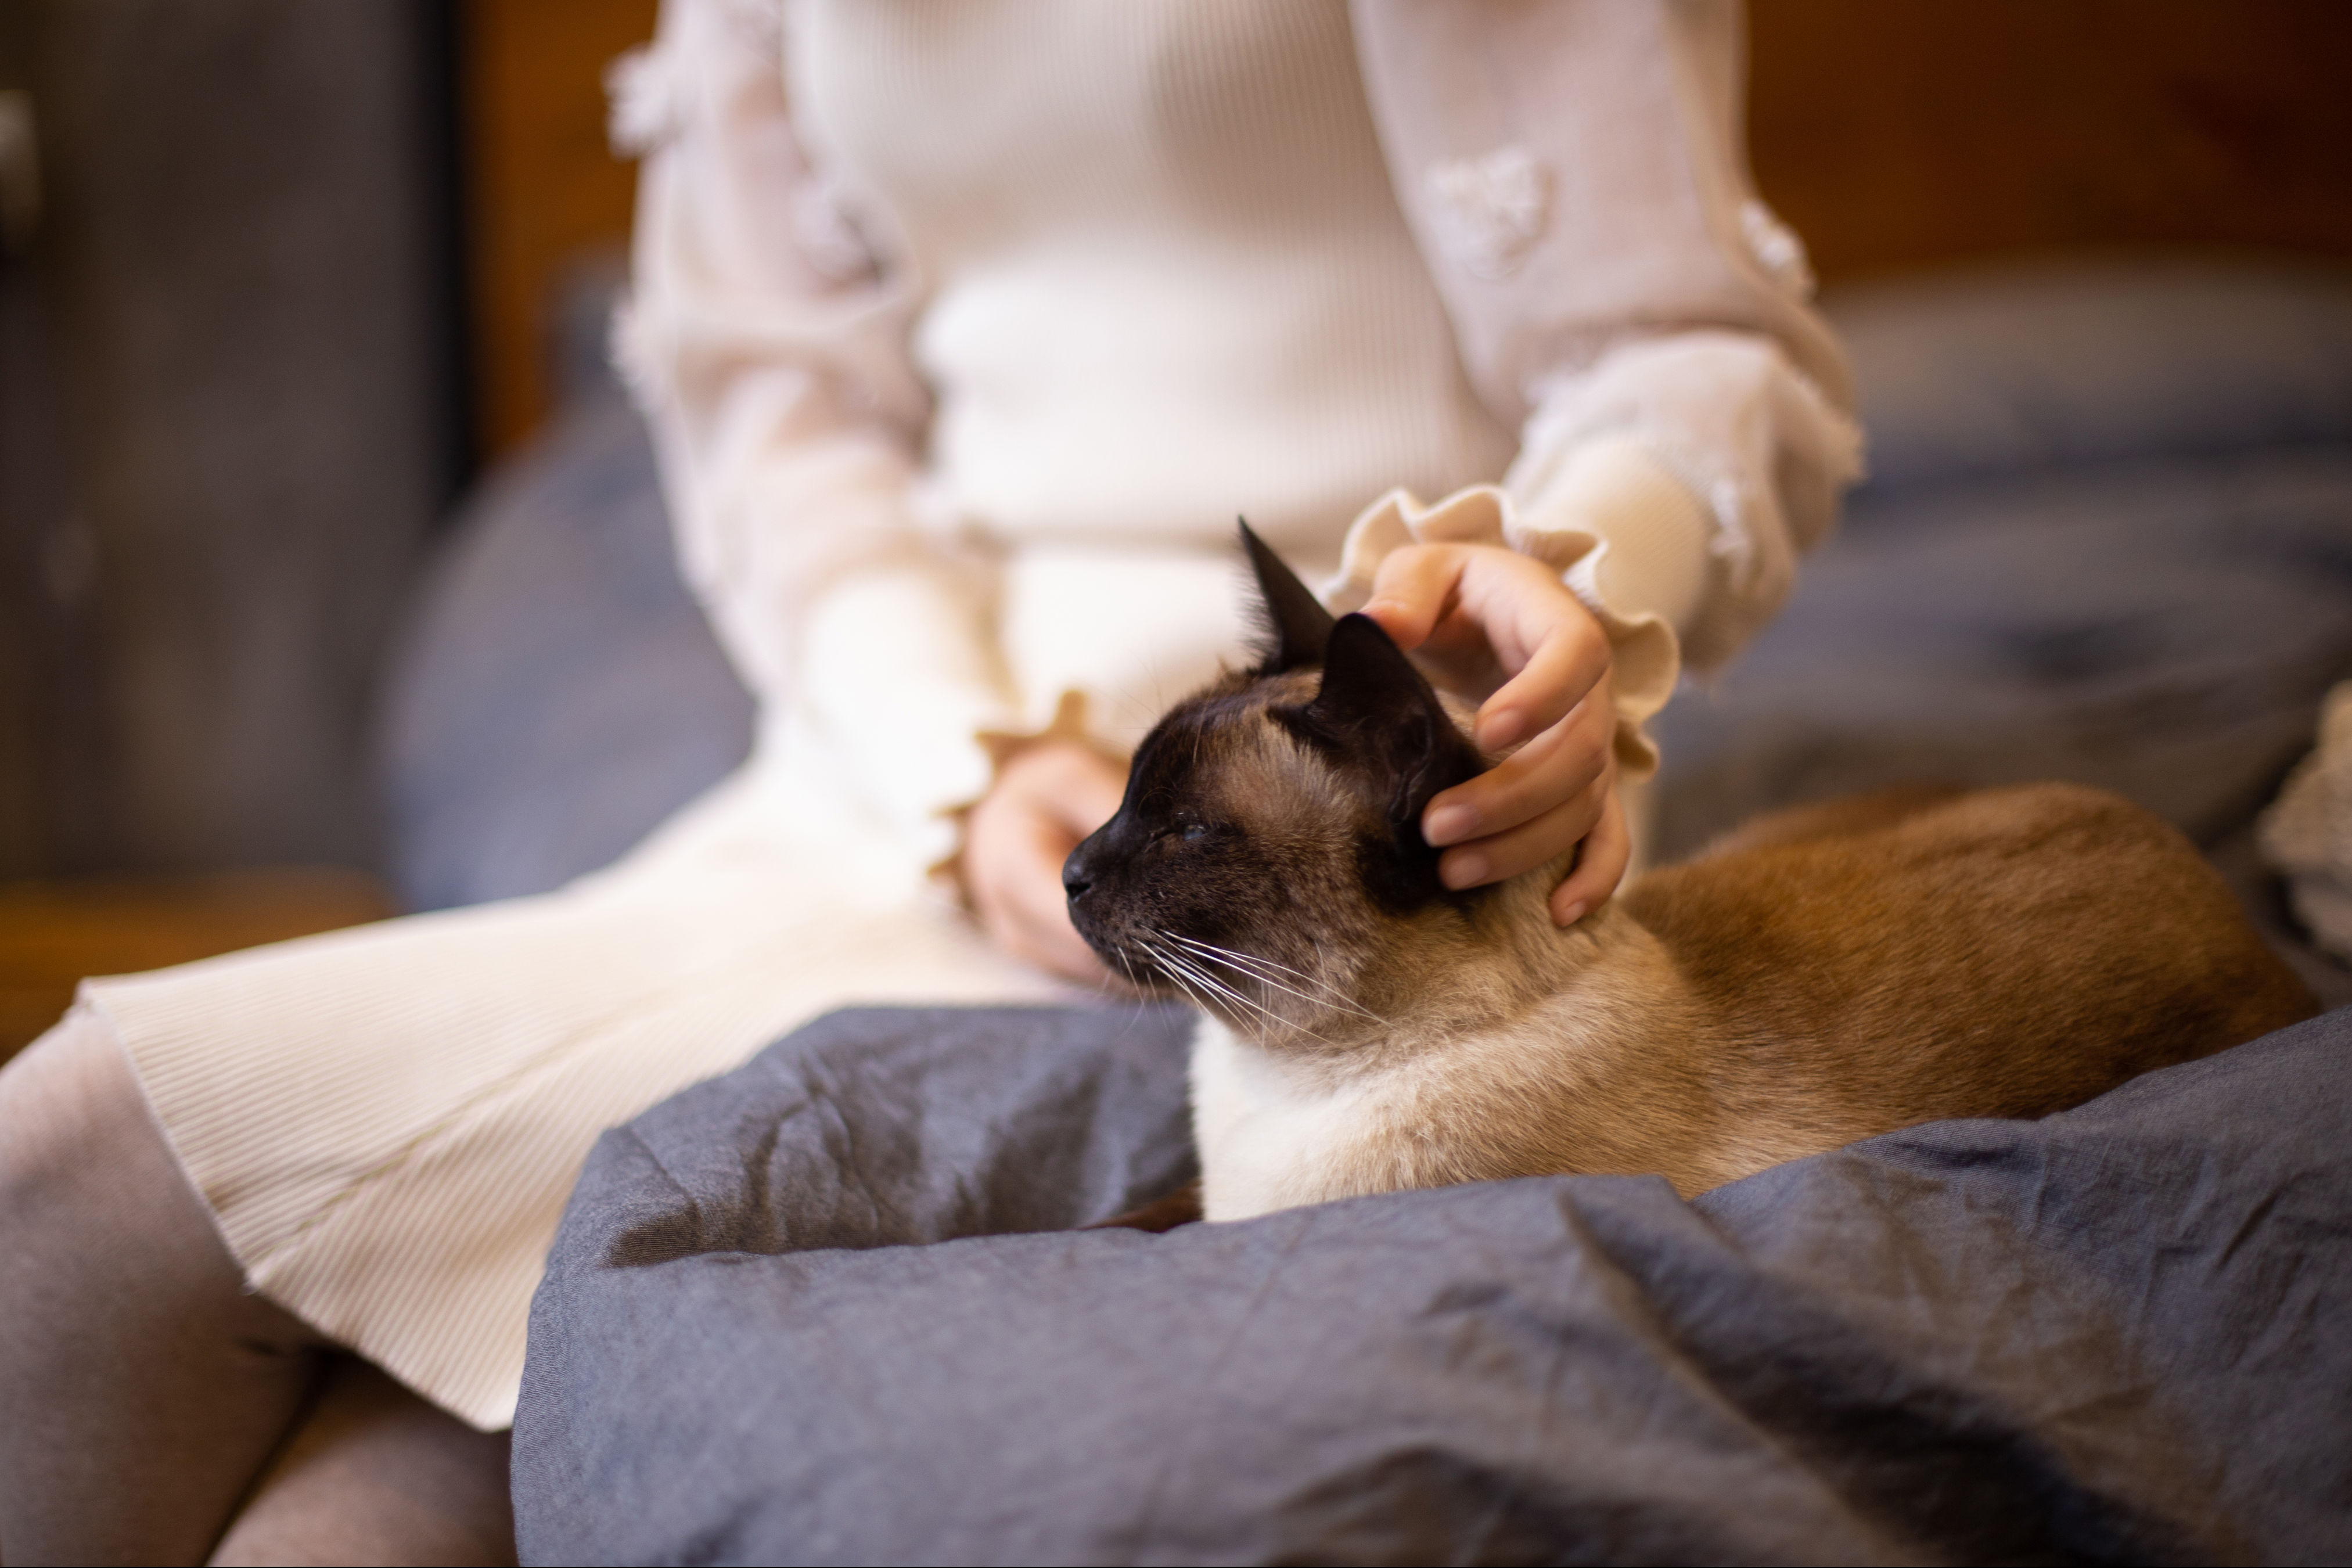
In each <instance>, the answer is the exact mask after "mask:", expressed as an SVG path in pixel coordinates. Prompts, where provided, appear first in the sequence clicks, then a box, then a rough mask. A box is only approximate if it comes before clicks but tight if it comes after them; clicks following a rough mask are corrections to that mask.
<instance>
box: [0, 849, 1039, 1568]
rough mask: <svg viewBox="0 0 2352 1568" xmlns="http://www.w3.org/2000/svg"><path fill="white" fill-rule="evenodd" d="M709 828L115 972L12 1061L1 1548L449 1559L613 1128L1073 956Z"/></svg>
mask: <svg viewBox="0 0 2352 1568" xmlns="http://www.w3.org/2000/svg"><path fill="white" fill-rule="evenodd" d="M828 860H829V858H828V857H827V856H826V855H824V854H823V853H821V852H812V853H809V854H806V855H803V854H799V853H795V852H793V849H792V848H791V847H780V846H778V845H776V844H773V843H770V844H767V845H765V846H762V845H761V844H760V843H758V842H757V841H756V840H754V839H745V838H742V837H738V838H737V839H735V840H732V841H727V840H726V838H725V836H724V835H720V836H718V837H716V838H714V837H712V836H710V835H705V836H704V837H703V840H702V842H701V843H700V844H699V845H695V846H688V853H684V854H670V855H666V856H665V855H659V854H656V855H655V856H653V857H650V858H646V859H644V860H640V861H636V862H634V863H631V862H625V863H624V864H623V865H622V866H621V867H619V868H615V869H614V871H611V872H607V873H604V874H601V875H600V876H598V877H595V878H591V879H585V880H584V881H583V882H582V883H580V884H576V885H575V886H574V887H573V888H572V889H565V890H564V891H562V892H559V893H557V894H553V895H549V896H547V897H545V898H541V899H534V900H517V901H515V902H513V903H509V904H504V905H494V906H485V907H483V908H481V909H477V910H456V911H450V912H447V913H444V914H436V915H429V916H419V917H412V918H409V919H404V920H399V921H387V922H384V923H383V924H382V925H379V926H375V927H368V928H362V929H360V930H358V931H352V932H342V933H333V934H331V935H329V936H327V937H323V938H310V939H305V940H304V941H302V942H294V943H287V944H282V945H281V946H279V947H277V948H271V949H260V950H255V951H254V952H248V953H244V954H235V955H231V956H230V957H228V958H226V959H222V960H214V961H208V962H207V963H204V964H199V965H191V966H187V967H185V968H183V969H181V970H176V971H163V972H159V973H157V974H154V975H150V976H135V977H131V978H129V979H125V980H118V981H111V982H105V983H100V984H93V985H92V986H91V987H90V988H89V991H88V992H87V993H86V996H85V1001H84V1003H83V1004H82V1005H80V1006H79V1008H78V1009H77V1012H76V1013H75V1014H74V1015H71V1016H69V1017H68V1021H67V1023H66V1024H64V1025H61V1026H60V1027H59V1028H58V1030H55V1031H52V1033H51V1035H50V1036H48V1037H45V1038H44V1039H43V1041H41V1042H40V1043H38V1044H37V1046H36V1047H33V1048H32V1049H30V1050H28V1051H27V1052H26V1054H25V1055H24V1056H23V1057H21V1058H19V1059H18V1060H17V1061H16V1062H15V1063H12V1064H11V1065H10V1067H9V1068H8V1069H7V1070H6V1071H5V1073H0V1147H5V1148H6V1149H7V1150H8V1151H9V1153H8V1155H7V1156H6V1159H5V1168H0V1183H5V1189H6V1190H5V1196H0V1245H5V1247H7V1249H8V1252H9V1255H10V1257H11V1258H12V1268H11V1269H10V1270H9V1271H8V1279H9V1281H10V1283H9V1285H8V1286H7V1288H6V1289H8V1290H9V1292H10V1300H8V1302H7V1303H6V1305H5V1309H0V1317H5V1327H0V1363H5V1364H0V1387H5V1390H6V1396H5V1398H0V1408H5V1410H7V1411H8V1412H10V1414H9V1415H7V1416H5V1426H6V1433H7V1435H6V1436H5V1437H0V1442H5V1444H6V1445H7V1446H8V1447H9V1448H10V1449H11V1450H21V1456H19V1455H18V1454H16V1453H13V1452H12V1454H11V1463H10V1464H9V1465H8V1467H7V1468H8V1473H9V1476H10V1478H11V1479H10V1480H9V1481H8V1482H6V1483H5V1485H6V1486H7V1487H8V1488H10V1491H8V1492H0V1555H5V1560H6V1561H9V1562H11V1563H15V1562H29V1561H37V1560H40V1559H42V1558H44V1557H53V1556H69V1557H80V1558H89V1559H101V1558H106V1557H110V1556H114V1557H130V1558H144V1559H149V1560H157V1561H167V1560H168V1561H194V1560H197V1559H198V1558H199V1557H201V1556H202V1555H203V1553H204V1552H205V1551H206V1550H207V1549H208V1548H209V1547H210V1545H211V1544H212V1543H213V1542H215V1540H219V1541H220V1542H221V1549H222V1551H223V1552H224V1553H225V1554H226V1555H227V1556H228V1557H230V1558H235V1559H236V1560H241V1561H268V1560H283V1559H289V1558H290V1557H300V1556H304V1555H318V1554H322V1553H328V1552H337V1551H340V1550H342V1549H341V1548H338V1547H335V1546H333V1545H332V1544H331V1542H335V1541H338V1540H342V1541H346V1542H348V1541H351V1540H357V1539H361V1538H364V1537H367V1536H368V1535H369V1532H370V1531H375V1532H376V1534H377V1536H378V1537H380V1538H381V1539H379V1543H378V1544H377V1545H376V1546H374V1547H372V1548H370V1549H369V1550H370V1551H372V1552H375V1553H376V1554H378V1555H380V1556H382V1557H383V1560H395V1559H396V1558H397V1557H398V1554H399V1553H401V1552H424V1553H425V1555H424V1556H421V1557H420V1556H409V1557H406V1558H404V1559H399V1560H411V1561H428V1560H430V1561H449V1560H455V1559H453V1558H450V1557H448V1556H447V1555H446V1553H447V1552H450V1551H452V1550H457V1548H456V1547H454V1546H453V1545H452V1544H451V1543H452V1542H457V1541H459V1540H466V1541H473V1540H474V1539H475V1537H476V1536H478V1535H479V1533H480V1532H479V1531H478V1530H476V1529H474V1527H473V1526H471V1525H468V1524H467V1523H466V1520H467V1517H468V1516H469V1514H478V1513H479V1512H480V1511H481V1510H480V1508H479V1507H478V1506H477V1505H476V1504H474V1503H468V1502H467V1501H466V1499H467V1497H469V1496H474V1495H476V1494H478V1493H479V1494H480V1495H483V1496H488V1497H490V1498H493V1499H495V1500H497V1502H498V1506H499V1507H500V1508H503V1506H504V1505H503V1496H504V1494H503V1487H502V1484H498V1481H499V1478H498V1476H497V1475H495V1474H493V1472H497V1471H498V1465H497V1463H495V1462H493V1461H491V1460H489V1459H488V1458H485V1456H487V1455H488V1454H490V1453H492V1452H493V1450H495V1451H497V1452H501V1453H502V1451H503V1448H502V1444H503V1437H502V1436H485V1435H484V1434H485V1433H486V1432H488V1431H491V1430H494V1429H496V1428H499V1427H501V1426H504V1425H505V1424H506V1422H507V1420H508V1419H509V1416H510V1412H511V1408H512V1397H513V1390H514V1387H515V1385H516V1384H517V1383H518V1382H519V1380H520V1371H521V1361H522V1338H523V1329H524V1324H525V1321H526V1318H527V1313H528V1309H529V1303H530V1292H531V1289H532V1288H533V1287H534V1286H535V1284H536V1282H537V1277H538V1271H539V1268H540V1265H541V1258H542V1257H543V1255H544V1252H545V1248H546V1245H547V1241H548V1239H549V1237H551V1234H552V1232H553V1229H554V1226H555V1223H556V1221H557V1219H558V1217H559V1216H560V1215H561V1212H562V1204H563V1201H564V1198H565V1197H566V1195H567V1194H568V1191H569V1188H570V1185H571V1182H572V1175H573V1173H574V1172H575V1171H576V1170H577V1168H578V1165H579V1162H580V1160H581V1159H582V1158H583V1156H584V1154H585V1152H586V1151H587V1148H588V1146H589V1145H590V1143H592V1142H593V1140H594V1138H595V1136H596V1134H597V1132H598V1131H600V1130H601V1129H602V1128H604V1127H605V1126H607V1125H612V1124H614V1123H617V1122H620V1121H625V1120H627V1119H628V1118H629V1117H630V1116H632V1115H634V1114H635V1113H636V1112H638V1111H639V1110H644V1109H645V1108H646V1107H647V1106H648V1105H651V1104H652V1103H654V1102H656V1101H657V1100H661V1099H663V1098H665V1097H666V1096H667V1095H668V1094H670V1093H672V1092H674V1091H675V1090H677V1089H679V1088H682V1087H684V1086H685V1085H686V1084H688V1083H691V1082H693V1081H695V1080H697V1079H701V1078H704V1077H708V1076H709V1075H711V1074H713V1073H716V1072H719V1071H722V1070H725V1069H726V1068H730V1067H732V1066H734V1065H736V1064H737V1063H738V1062H740V1060H742V1059H743V1058H747V1057H748V1056H749V1055H750V1054H751V1052H752V1051H753V1050H756V1049H757V1048H758V1047H761V1045H764V1044H765V1043H767V1042H768V1041H769V1040H770V1039H772V1038H773V1037H776V1036H777V1035H779V1034H781V1033H783V1032H784V1031H786V1030H788V1029H789V1028H791V1027H792V1026H795V1025H797V1024H799V1023H801V1022H803V1021H805V1020H806V1019H807V1018H809V1017H810V1016H814V1014H816V1013H818V1012H822V1011H826V1010H829V1009H830V1008H832V1007H835V1006H837V1005H842V1004H844V1003H846V1002H851V1001H859V1000H877V1001H887V1000H909V1001H925V1000H929V1001H973V1002H979V1001H1007V1000H1038V999H1042V998H1044V997H1046V996H1049V995H1054V994H1059V993H1057V992H1056V991H1055V988H1054V987H1052V986H1050V985H1048V984H1045V983H1044V982H1041V981H1039V980H1038V979H1036V978H1035V977H1034V976H1032V975H1029V974H1027V973H1025V972H1022V971H1020V970H1018V969H1017V968H1015V967H1014V966H1013V965H1011V964H1010V963H1007V962H1006V961H1004V960H1003V959H1001V958H999V957H997V956H995V955H994V954H992V953H991V952H988V951H987V950H986V949H985V947H984V945H983V944H982V943H981V942H980V940H979V938H978V937H977V935H976V934H975V933H974V932H973V931H971V928H970V926H969V924H968V923H967V922H965V921H962V920H961V918H960V917H958V916H957V915H955V914H954V913H953V911H951V910H949V909H948V908H946V906H945V905H944V904H943V902H941V901H940V900H937V899H936V898H933V897H931V896H929V895H928V894H927V893H925V892H924V890H923V889H920V888H919V887H918V886H911V885H908V884H905V883H902V884H901V885H900V886H899V888H898V889H896V891H895V893H894V891H893V890H892V889H888V888H887V887H877V885H876V883H875V882H874V881H873V880H872V879H866V880H865V881H864V882H862V883H860V882H857V881H856V880H854V879H847V878H845V877H844V876H843V875H842V874H841V871H840V869H839V866H838V861H837V858H834V859H833V860H832V863H830V864H829V863H828ZM200 1193H201V1194H202V1195H201V1197H200V1196H199V1194H200ZM255 1290H257V1291H258V1292H259V1293H254V1291H255ZM331 1350H346V1351H355V1352H358V1354H359V1355H360V1356H362V1357H365V1358H366V1361H367V1362H368V1363H378V1364H379V1365H380V1366H381V1367H382V1368H383V1371H384V1372H388V1373H390V1374H391V1376H390V1377H389V1378H386V1377H383V1376H382V1375H380V1374H379V1373H377V1372H376V1371H375V1370H374V1369H373V1368H371V1367H368V1366H366V1365H365V1364H364V1363H352V1364H348V1365H345V1366H344V1367H343V1368H342V1369H341V1371H337V1372H333V1373H331V1374H329V1375H327V1376H326V1377H325V1378H324V1381H323V1385H322V1384H321V1376H320V1373H321V1368H322V1366H325V1365H327V1364H328V1363H327V1362H326V1361H325V1360H324V1359H323V1358H325V1357H327V1355H328V1354H329V1352H330V1351H331ZM339 1359H344V1360H348V1358H339ZM394 1380H397V1381H396V1382H395V1381H394ZM403 1384H405V1385H407V1386H406V1387H403V1386H401V1385H403ZM411 1389H414V1390H418V1391H421V1392H422V1394H425V1396H426V1397H425V1398H418V1397H417V1394H415V1393H411V1392H409V1390H411ZM314 1401H315V1405H314V1404H313V1403H312V1402H314ZM428 1401H429V1402H428ZM436 1406H437V1408H436ZM306 1412H307V1413H308V1414H306ZM450 1412H454V1413H455V1414H454V1415H452V1414H450ZM459 1416H462V1417H464V1418H465V1419H464V1421H462V1422H461V1421H460V1420H459V1419H457V1417H459ZM298 1424H299V1425H298ZM468 1424H470V1428H479V1429H481V1430H472V1429H469V1425H468ZM289 1431H292V1432H293V1434H294V1435H293V1436H292V1437H291V1438H290V1440H289V1439H288V1434H289ZM281 1443H283V1444H284V1446H283V1447H281ZM485 1445H488V1447H485ZM273 1454H276V1455H277V1456H278V1457H277V1458H276V1459H275V1460H274V1461H273V1459H272V1455H273ZM468 1454H471V1455H472V1456H473V1457H472V1458H467V1457H466V1456H467V1455H468ZM403 1456H406V1458H403ZM18 1457H24V1458H25V1463H24V1464H22V1465H18V1464H16V1463H15V1462H14V1460H15V1459H16V1458H18ZM265 1467H267V1474H266V1476H265V1474H264V1471H265ZM475 1473H478V1474H485V1475H491V1476H492V1482H493V1484H491V1485H490V1486H489V1487H488V1491H487V1492H483V1491H482V1489H481V1488H479V1487H474V1488H471V1489H469V1488H468V1487H467V1486H466V1485H463V1484H458V1483H457V1482H456V1481H455V1480H453V1479H452V1478H454V1477H457V1476H461V1475H465V1474H475ZM436 1475H437V1476H439V1477H440V1478H441V1479H438V1480H435V1479H431V1478H433V1477H435V1476H436ZM412 1476H413V1478H415V1480H414V1489H415V1495H417V1496H421V1497H427V1498H438V1499H440V1500H441V1501H438V1502H433V1503H430V1504H428V1505H426V1506H425V1507H424V1508H423V1510H422V1511H421V1512H420V1511H418V1510H415V1509H412V1508H411V1507H410V1506H409V1504H408V1503H406V1502H404V1501H403V1500H402V1499H403V1498H404V1496H406V1495H408V1489H409V1487H410V1483H409V1482H408V1481H406V1480H404V1479H403V1478H404V1477H412ZM257 1483H258V1486H257ZM371 1487H373V1492H371V1490H370V1488H371ZM122 1498H135V1499H136V1501H135V1502H133V1503H128V1504H122V1503H119V1502H118V1501H117V1500H119V1499H122ZM240 1499H244V1500H246V1502H245V1503H244V1505H243V1507H244V1512H243V1514H241V1515H238V1516H237V1522H236V1527H235V1528H234V1529H233V1530H230V1531H229V1533H228V1534H227V1536H226V1538H225V1539H223V1538H222V1533H221V1532H222V1531H224V1529H226V1528H228V1526H229V1521H230V1519H231V1515H232V1511H233V1510H236V1509H237V1508H238V1507H239V1506H240V1503H239V1500H240ZM445 1504H446V1506H445ZM369 1521H374V1522H373V1523H371V1522H369ZM402 1521H406V1523H403V1522H402ZM435 1521H437V1522H435ZM427 1523H430V1525H431V1528H430V1529H425V1525H426V1524H427ZM412 1526H415V1527H416V1528H413V1529H412V1528H411V1527H412ZM497 1528H499V1529H503V1528H504V1526H503V1525H500V1526H498V1527H497ZM321 1531H325V1533H323V1534H322V1533H321ZM334 1531H343V1532H344V1533H343V1534H342V1535H340V1536H339V1535H336V1534H335V1533H334ZM354 1531H355V1532H356V1534H354V1533H353V1532H354ZM387 1531H389V1532H391V1534H392V1535H400V1534H401V1533H402V1532H403V1531H405V1532H406V1534H405V1535H404V1536H403V1539H404V1540H406V1541H407V1542H408V1544H407V1545H405V1546H400V1547H397V1548H395V1547H394V1545H393V1544H392V1543H391V1540H390V1536H388V1535H385V1534H384V1532H387ZM419 1531H422V1533H419ZM436 1531H438V1533H437V1534H436V1533H435V1532H436ZM453 1532H454V1533H453ZM494 1533H495V1531H494ZM12 1535H13V1536H16V1537H18V1538H20V1539H11V1538H10V1537H11V1536H12ZM322 1542H324V1543H327V1544H320V1543H322ZM434 1542H439V1544H437V1545H436V1544H434ZM476 1544H477V1545H478V1542H476ZM506 1549H507V1550H510V1543H509V1546H508V1547H507V1548H506ZM463 1550H464V1552H473V1551H474V1547H473V1546H467V1547H465V1548H464V1549H463ZM240 1553H242V1554H243V1555H242V1556H240V1555H239V1554H240Z"/></svg>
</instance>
